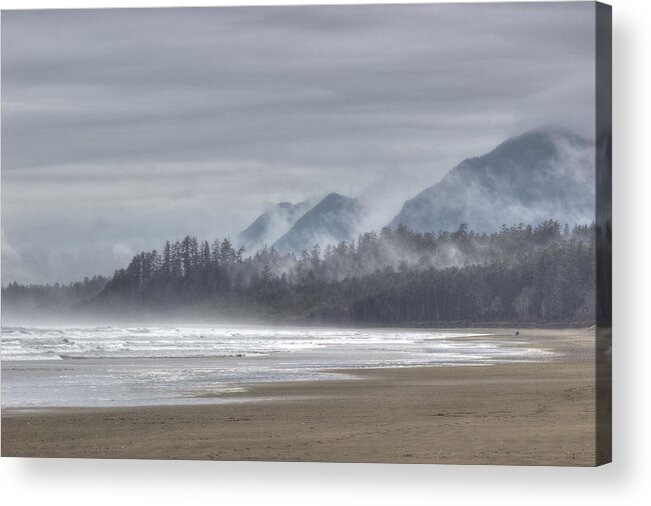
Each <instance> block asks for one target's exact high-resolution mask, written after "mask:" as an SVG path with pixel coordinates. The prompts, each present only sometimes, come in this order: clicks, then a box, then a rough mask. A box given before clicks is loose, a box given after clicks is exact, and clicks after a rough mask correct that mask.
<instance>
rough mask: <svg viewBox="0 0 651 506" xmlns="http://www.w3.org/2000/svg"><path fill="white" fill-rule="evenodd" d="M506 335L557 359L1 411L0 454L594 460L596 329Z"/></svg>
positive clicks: (507, 461) (391, 371)
mask: <svg viewBox="0 0 651 506" xmlns="http://www.w3.org/2000/svg"><path fill="white" fill-rule="evenodd" d="M491 332H495V329H493V330H491ZM509 332H511V331H509ZM511 335H512V334H511ZM510 339H512V340H513V341H515V342H518V341H522V342H523V344H524V343H525V341H526V345H527V346H532V345H533V346H539V347H541V348H544V349H548V350H552V351H556V352H558V353H559V354H560V356H559V357H558V358H555V359H554V360H551V361H549V362H536V363H509V364H502V365H492V366H485V367H484V366H482V367H476V366H475V367H473V366H462V367H460V366H458V367H416V368H400V369H372V370H371V369H369V370H363V371H360V370H354V371H347V372H348V373H351V374H354V375H355V376H357V379H352V380H334V381H316V382H293V383H271V384H260V385H251V386H250V387H249V389H248V392H247V393H246V394H245V395H248V396H251V397H253V398H256V399H257V398H261V397H262V398H264V399H265V400H261V401H255V402H234V403H226V404H217V405H209V404H206V405H199V406H165V407H142V408H102V409H92V408H76V409H73V408H61V409H50V410H40V411H21V410H3V413H2V456H3V457H9V456H25V457H88V458H152V459H154V458H155V459H217V460H274V461H304V462H305V461H322V462H323V461H328V462H333V461H334V462H404V463H447V464H453V463H454V464H519V465H570V466H572V465H588V466H589V465H595V423H594V422H595V385H594V383H595V366H594V340H595V338H594V330H588V329H584V330H535V329H530V330H526V331H523V332H522V335H521V336H519V337H513V338H510ZM237 397H238V398H241V397H242V394H241V393H238V394H237ZM233 400H236V399H233ZM237 400H241V399H237Z"/></svg>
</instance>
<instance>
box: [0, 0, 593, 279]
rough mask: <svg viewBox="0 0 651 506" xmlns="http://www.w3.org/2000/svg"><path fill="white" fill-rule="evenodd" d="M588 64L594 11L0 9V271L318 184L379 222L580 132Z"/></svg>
mask: <svg viewBox="0 0 651 506" xmlns="http://www.w3.org/2000/svg"><path fill="white" fill-rule="evenodd" d="M593 55H594V4H593V3H591V2H585V3H553V4H552V3H549V4H484V5H480V4H478V5H463V4H459V5H445V4H441V5H411V6H410V5H406V6H349V7H341V6H337V7H276V8H214V9H153V10H147V9H138V10H86V11H15V12H3V15H2V232H3V249H2V275H3V282H7V281H10V280H13V279H18V280H19V281H38V282H41V281H68V280H71V279H77V278H80V277H83V276H84V275H91V274H93V273H104V274H108V273H110V272H111V271H112V270H113V269H115V268H117V267H119V266H121V265H123V264H124V262H125V261H126V260H127V259H128V258H129V256H130V255H131V254H132V253H135V252H137V251H138V250H140V249H153V248H159V247H160V245H161V243H162V242H163V241H164V240H165V239H166V238H174V237H177V236H181V235H184V234H186V233H191V234H197V235H200V236H207V237H216V236H219V237H223V236H224V235H227V234H228V235H233V234H234V233H236V232H237V231H239V230H241V229H242V228H244V227H245V226H246V225H248V223H249V222H251V221H252V220H253V219H254V218H255V217H256V216H257V215H258V214H259V213H260V212H262V211H263V210H264V208H265V207H266V206H268V205H269V204H270V203H273V202H277V201H294V202H296V201H301V200H305V199H311V198H316V197H318V196H319V195H324V194H325V193H327V192H330V191H339V192H342V193H345V194H348V195H350V196H355V197H361V198H363V199H364V200H366V201H367V202H369V203H370V205H371V207H372V208H374V209H376V210H377V213H376V214H375V219H374V220H372V221H373V225H374V226H375V225H377V226H379V225H380V224H382V223H383V222H386V221H388V220H390V219H391V217H392V216H393V215H395V213H396V212H397V211H398V209H399V207H400V204H401V203H402V202H403V201H404V200H405V199H406V198H409V197H411V196H413V195H414V194H415V193H417V192H418V191H420V190H421V189H422V188H423V187H424V186H427V185H430V184H432V183H434V182H435V181H437V180H438V179H439V178H440V177H441V176H442V175H443V174H444V173H445V172H446V171H447V170H449V169H450V168H451V167H452V166H454V165H456V164H457V163H458V162H459V161H461V160H462V159H464V158H466V157H468V156H474V155H478V154H482V153H483V152H485V151H487V150H489V149H491V148H492V147H493V146H495V145H496V144H497V143H499V142H500V141H502V140H503V139H504V138H506V137H508V136H510V135H513V134H515V133H519V132H521V131H523V130H525V129H527V128H530V127H534V126H538V125H539V124H542V123H549V122H553V123H560V124H563V125H566V126H568V127H570V128H572V129H574V130H576V131H577V132H579V133H581V134H583V135H586V136H589V137H591V136H592V129H593V120H594V92H593V88H594V86H593V85H594V61H593V60H594V58H593ZM377 203H381V204H382V205H381V206H380V205H377Z"/></svg>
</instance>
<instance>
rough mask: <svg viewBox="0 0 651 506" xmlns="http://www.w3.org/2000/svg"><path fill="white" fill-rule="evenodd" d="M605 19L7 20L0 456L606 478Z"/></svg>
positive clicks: (146, 13) (361, 15)
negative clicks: (517, 471)
mask: <svg viewBox="0 0 651 506" xmlns="http://www.w3.org/2000/svg"><path fill="white" fill-rule="evenodd" d="M610 130H611V128H610V8H609V7H608V6H605V5H602V4H597V3H594V2H570V3H504V4H500V3H494V4H429V5H382V6H380V5H378V6H372V5H371V6H294V7H250V8H188V9H181V8H178V9H175V8H172V9H121V10H65V11H64V10H61V11H57V10H33V11H5V12H3V13H2V455H3V456H4V457H91V458H143V459H213V460H268V461H322V462H390V463H430V464H431V463H453V464H511V465H563V466H594V465H598V464H602V463H606V462H608V461H610V363H611V362H610V357H611V351H610V350H611V347H610V234H611V233H610V230H611V228H610V181H611V173H610V138H611V134H610Z"/></svg>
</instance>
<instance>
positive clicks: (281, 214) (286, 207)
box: [237, 202, 310, 253]
mask: <svg viewBox="0 0 651 506" xmlns="http://www.w3.org/2000/svg"><path fill="white" fill-rule="evenodd" d="M309 208H310V204H309V203H308V202H299V203H298V204H291V203H289V202H280V203H279V204H276V205H274V206H273V207H272V208H271V209H269V210H267V211H265V212H264V213H262V214H261V215H260V216H258V217H257V218H256V219H255V221H254V222H253V223H251V224H250V225H249V226H248V227H247V228H246V229H245V230H243V231H242V232H241V233H240V234H239V235H238V237H237V239H238V244H239V245H240V246H244V247H245V248H246V251H247V252H249V253H254V252H255V251H257V250H258V249H260V248H262V247H263V246H264V245H265V244H268V245H271V244H273V243H274V242H276V241H277V240H278V239H279V238H280V237H281V236H282V235H283V234H285V233H286V232H287V231H288V230H289V229H290V228H291V227H292V225H293V224H294V223H296V220H298V219H299V218H300V217H301V216H302V215H303V214H304V213H305V211H307V210H308V209H309Z"/></svg>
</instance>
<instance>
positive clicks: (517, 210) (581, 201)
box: [390, 127, 595, 232]
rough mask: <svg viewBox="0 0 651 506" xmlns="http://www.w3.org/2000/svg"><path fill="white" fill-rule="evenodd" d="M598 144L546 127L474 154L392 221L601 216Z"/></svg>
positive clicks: (491, 224) (434, 223)
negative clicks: (597, 212)
mask: <svg viewBox="0 0 651 506" xmlns="http://www.w3.org/2000/svg"><path fill="white" fill-rule="evenodd" d="M594 213H595V152H594V143H593V142H591V141H589V140H587V139H584V138H582V137H580V136H578V135H575V134H573V133H571V132H568V131H567V130H563V129H560V128H553V127H545V128H539V129H536V130H532V131H530V132H527V133H524V134H522V135H520V136H518V137H514V138H511V139H509V140H507V141H505V142H504V143H502V144H500V145H499V146H498V147H497V148H495V149H494V150H493V151H491V152H490V153H488V154H485V155H483V156H480V157H477V158H469V159H467V160H465V161H463V162H461V163H460V164H459V165H458V166H456V167H455V168H454V169H452V170H451V171H450V172H448V173H447V174H446V175H445V176H444V177H443V179H441V180H440V181H439V182H438V183H436V184H435V185H433V186H430V187H429V188H426V189H425V190H423V191H422V192H421V193H419V194H418V195H416V196H415V197H414V198H412V199H411V200H408V201H407V202H405V204H404V205H403V207H402V210H401V211H400V213H399V214H398V215H397V216H396V217H395V218H394V219H393V220H392V221H391V223H390V226H392V227H396V226H398V225H399V224H404V225H406V226H407V227H409V228H410V229H412V230H414V231H418V232H429V231H432V232H438V231H440V230H454V229H456V228H458V226H459V225H460V224H461V223H466V224H467V225H468V226H469V228H471V229H473V230H477V231H486V232H490V231H494V230H498V229H499V228H500V227H501V225H502V224H506V225H513V224H518V223H525V224H534V223H539V222H541V221H542V220H545V219H549V218H554V219H556V220H558V221H559V222H561V223H570V224H571V223H590V222H592V221H593V220H594V219H595V214H594Z"/></svg>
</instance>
